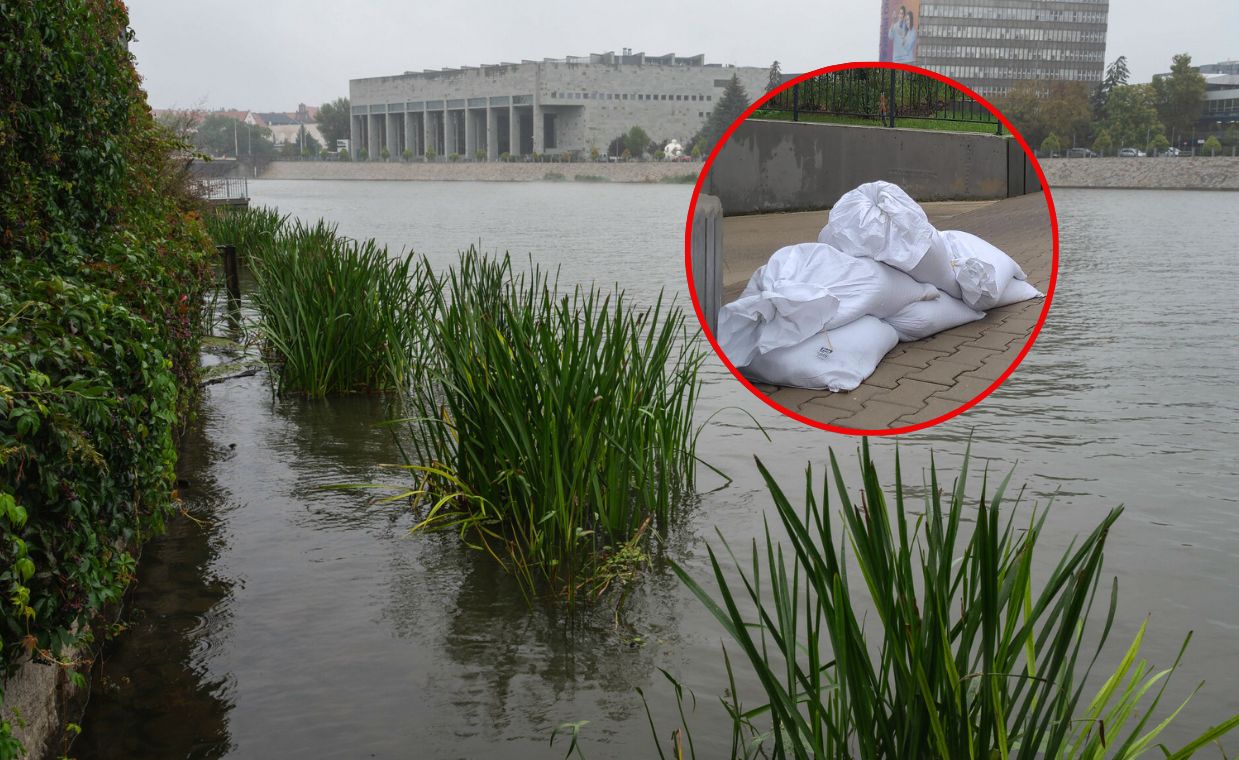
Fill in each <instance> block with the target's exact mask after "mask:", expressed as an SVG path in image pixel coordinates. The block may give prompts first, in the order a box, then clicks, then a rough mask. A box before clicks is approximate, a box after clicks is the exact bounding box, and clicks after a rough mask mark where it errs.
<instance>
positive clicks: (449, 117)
mask: <svg viewBox="0 0 1239 760" xmlns="http://www.w3.org/2000/svg"><path fill="white" fill-rule="evenodd" d="M443 153H444V155H446V156H450V155H451V154H453V153H460V151H458V150H456V112H455V111H447V110H445V111H444V112H443Z"/></svg>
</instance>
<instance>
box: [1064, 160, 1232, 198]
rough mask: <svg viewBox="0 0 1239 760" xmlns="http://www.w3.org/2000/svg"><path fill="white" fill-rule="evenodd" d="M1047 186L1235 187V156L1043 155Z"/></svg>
mask: <svg viewBox="0 0 1239 760" xmlns="http://www.w3.org/2000/svg"><path fill="white" fill-rule="evenodd" d="M1041 168H1042V169H1043V170H1044V171H1045V178H1046V181H1047V182H1049V183H1050V189H1051V190H1053V189H1054V188H1059V187H1095V188H1130V189H1138V190H1239V157H1231V156H1217V157H1210V156H1190V157H1189V156H1185V157H1181V158H1165V157H1157V158H1047V159H1043V160H1042V161H1041Z"/></svg>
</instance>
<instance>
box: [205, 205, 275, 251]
mask: <svg viewBox="0 0 1239 760" xmlns="http://www.w3.org/2000/svg"><path fill="white" fill-rule="evenodd" d="M202 221H203V222H204V223H205V224H206V228H207V234H209V235H210V236H211V239H212V240H213V241H215V244H216V245H231V246H236V249H237V255H238V256H239V257H240V258H241V259H242V260H245V259H248V257H249V256H250V255H251V252H252V251H254V250H255V249H257V248H260V247H265V246H267V245H268V244H270V243H271V241H272V240H275V239H276V238H277V237H279V236H280V235H281V234H282V233H283V232H284V230H285V228H287V226H288V214H281V213H280V212H279V210H278V209H274V208H268V207H266V206H259V207H257V208H250V207H233V206H223V207H221V208H217V209H209V210H208V211H207V213H205V214H204V215H203V217H202Z"/></svg>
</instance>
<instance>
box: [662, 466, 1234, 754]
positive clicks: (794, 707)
mask: <svg viewBox="0 0 1239 760" xmlns="http://www.w3.org/2000/svg"><path fill="white" fill-rule="evenodd" d="M757 464H758V468H759V469H760V471H761V474H762V476H763V478H765V481H766V485H767V487H768V489H769V491H770V494H771V496H772V497H773V502H774V506H775V508H776V510H777V512H778V516H779V520H780V521H781V523H782V524H783V527H784V528H785V530H786V533H787V536H788V543H789V546H787V547H785V546H784V545H783V544H782V543H779V542H776V541H775V540H774V539H773V538H772V537H771V534H770V530H769V527H767V529H766V531H765V536H764V539H763V540H762V541H760V542H759V541H757V540H754V541H753V544H752V556H751V559H750V561H749V562H748V563H747V569H746V564H744V563H741V562H740V561H739V560H738V559H737V558H736V556H735V554H734V553H732V551H731V549H730V547H726V542H724V546H725V547H726V551H727V553H728V554H729V555H730V556H731V558H732V561H733V562H734V563H735V566H736V570H737V571H738V572H739V581H738V582H736V581H733V580H730V579H729V578H730V576H729V575H728V574H727V573H725V572H724V570H723V568H722V565H721V564H720V562H719V559H718V557H717V556H716V555H715V553H714V551H713V550H710V552H709V556H710V562H711V565H712V568H713V574H714V579H715V582H716V583H717V585H718V596H717V598H716V597H715V596H714V595H712V594H711V593H710V592H708V591H706V590H705V589H704V588H703V587H702V586H701V585H700V584H699V583H698V582H697V581H695V580H694V579H692V578H691V577H690V576H689V575H688V573H687V572H686V571H685V570H684V569H683V568H681V567H679V566H678V565H677V566H674V569H675V572H676V573H677V574H678V575H679V577H680V578H681V580H682V581H683V582H684V583H685V584H686V585H687V586H688V587H689V588H690V589H691V590H692V592H693V593H694V594H695V595H696V596H697V597H698V598H699V599H700V600H701V601H702V603H704V604H705V606H706V607H707V608H708V609H709V611H710V612H711V613H712V614H713V615H714V617H715V618H716V619H717V620H718V621H719V622H720V623H721V624H722V626H723V628H724V629H725V630H726V631H727V633H728V634H729V635H730V636H731V637H732V638H733V639H734V640H735V642H736V644H737V645H738V646H739V648H740V651H742V652H743V654H744V657H745V659H747V660H748V662H749V664H750V666H751V667H752V669H753V671H754V673H755V675H756V676H757V679H758V681H759V682H760V684H761V688H762V690H763V691H764V692H765V695H764V699H763V700H762V701H761V702H760V703H759V704H757V705H755V706H746V705H743V704H741V702H740V699H739V696H738V695H737V694H736V685H735V680H734V678H732V679H731V680H732V682H731V688H730V690H729V697H728V700H727V701H725V702H724V704H725V706H726V707H727V710H728V712H729V713H730V715H731V718H732V725H733V735H732V751H731V754H732V756H733V757H744V758H748V757H777V758H783V757H796V758H839V759H842V758H861V759H864V760H870V759H872V760H878V759H879V758H881V759H883V760H894V759H896V758H898V759H902V758H937V759H939V760H944V759H946V758H951V759H957V758H983V759H984V760H991V759H994V758H997V759H1001V760H1008V759H1009V758H1018V759H1020V760H1032V759H1033V758H1088V759H1089V760H1100V759H1101V758H1114V759H1116V760H1117V759H1120V758H1134V757H1138V756H1140V755H1141V754H1142V753H1145V752H1148V751H1150V750H1151V749H1153V748H1154V747H1156V748H1157V749H1158V750H1159V752H1158V753H1157V754H1158V756H1159V757H1161V756H1165V757H1171V758H1176V759H1177V758H1185V757H1189V756H1191V755H1192V754H1193V753H1194V752H1195V751H1196V750H1198V749H1200V748H1201V747H1203V746H1205V745H1206V744H1208V743H1210V742H1213V741H1215V740H1216V739H1217V738H1218V737H1220V736H1221V735H1223V734H1225V733H1227V732H1228V731H1230V730H1232V729H1234V728H1235V727H1236V726H1239V716H1235V717H1233V718H1231V719H1229V720H1227V721H1225V722H1224V723H1222V724H1220V725H1218V726H1215V727H1213V728H1212V729H1209V730H1208V731H1206V732H1205V733H1204V734H1202V735H1201V736H1200V737H1198V738H1197V739H1195V740H1194V741H1191V742H1189V743H1188V744H1187V745H1186V746H1184V747H1182V748H1179V749H1178V750H1177V751H1171V750H1168V749H1166V748H1164V747H1162V746H1161V745H1160V744H1156V742H1157V740H1158V737H1159V735H1160V734H1161V732H1162V731H1163V730H1164V729H1165V728H1166V726H1167V725H1168V724H1169V723H1170V722H1171V720H1172V719H1173V718H1174V717H1175V716H1177V715H1178V713H1179V710H1181V709H1182V707H1183V705H1185V704H1186V701H1184V702H1183V703H1182V704H1181V705H1179V706H1177V709H1175V710H1173V711H1172V712H1171V713H1170V716H1169V717H1167V718H1164V719H1161V720H1160V721H1159V722H1155V719H1154V718H1153V715H1154V712H1155V710H1156V708H1157V707H1158V704H1159V703H1160V701H1161V699H1162V696H1163V694H1164V691H1165V689H1166V684H1167V682H1168V680H1169V678H1170V676H1171V675H1172V674H1173V673H1174V671H1175V670H1176V669H1177V667H1178V664H1179V660H1180V658H1181V657H1182V655H1183V649H1185V648H1186V646H1187V641H1186V640H1185V641H1184V643H1183V647H1182V648H1181V649H1180V651H1179V656H1178V657H1176V659H1175V661H1174V663H1173V664H1171V666H1170V667H1169V668H1165V669H1162V670H1156V671H1155V670H1154V669H1153V668H1152V667H1151V666H1150V665H1149V664H1148V663H1147V662H1146V661H1145V660H1143V659H1140V656H1139V652H1140V648H1141V643H1142V640H1143V637H1144V633H1145V626H1144V625H1141V627H1140V630H1139V633H1138V634H1137V635H1136V637H1135V639H1134V641H1132V643H1131V645H1130V647H1128V649H1127V650H1126V652H1125V653H1124V655H1123V657H1122V659H1121V661H1120V662H1119V664H1118V665H1117V666H1116V667H1115V669H1114V670H1113V671H1112V672H1111V673H1110V674H1109V675H1108V677H1106V678H1105V680H1104V682H1103V683H1102V685H1101V687H1100V689H1098V691H1097V692H1096V693H1095V695H1094V696H1092V697H1091V698H1088V697H1085V696H1084V689H1085V686H1086V683H1088V684H1093V683H1095V681H1093V680H1090V679H1089V675H1090V673H1092V670H1093V666H1094V665H1095V664H1096V662H1097V659H1098V655H1099V654H1100V652H1101V649H1102V645H1103V644H1104V643H1105V641H1106V639H1107V638H1108V635H1109V633H1110V627H1111V624H1112V623H1113V621H1114V614H1115V602H1116V597H1117V581H1115V583H1114V585H1112V586H1111V589H1110V594H1109V602H1108V610H1107V612H1106V614H1105V620H1104V624H1103V626H1102V630H1101V632H1100V635H1099V636H1097V635H1096V634H1092V633H1091V634H1090V635H1093V636H1096V638H1097V641H1096V643H1095V649H1093V651H1092V652H1091V653H1089V652H1088V651H1086V650H1088V649H1090V648H1092V647H1089V646H1085V630H1086V622H1087V620H1088V618H1089V615H1090V613H1091V611H1092V608H1093V603H1094V601H1095V598H1096V592H1097V590H1098V585H1099V582H1100V579H1101V567H1102V550H1103V547H1104V544H1105V541H1106V537H1107V534H1108V533H1109V530H1110V527H1111V525H1113V523H1114V521H1115V520H1116V519H1117V518H1118V516H1119V514H1120V512H1121V511H1122V510H1121V509H1115V510H1113V511H1112V512H1110V513H1109V515H1108V516H1107V517H1106V518H1105V519H1104V520H1103V521H1102V522H1101V524H1100V525H1099V526H1098V527H1097V528H1096V529H1095V530H1093V532H1092V533H1090V534H1089V535H1088V536H1086V537H1084V538H1083V540H1077V541H1075V542H1073V543H1072V544H1071V546H1070V547H1069V548H1068V549H1067V550H1066V551H1065V552H1064V553H1063V555H1062V556H1061V557H1060V558H1059V559H1058V561H1057V563H1056V564H1055V565H1054V566H1053V569H1052V571H1051V572H1050V573H1049V575H1048V576H1047V577H1046V578H1045V580H1044V581H1043V582H1040V583H1037V584H1034V582H1033V567H1034V564H1033V562H1034V560H1033V554H1034V550H1035V549H1036V546H1037V542H1038V540H1039V539H1040V537H1041V533H1042V527H1043V525H1044V523H1045V517H1046V512H1045V511H1042V512H1041V513H1040V515H1037V514H1036V513H1035V512H1034V513H1033V514H1032V516H1031V517H1030V518H1029V520H1028V522H1027V523H1026V524H1024V525H1021V526H1018V527H1017V526H1016V525H1015V523H1014V522H1013V516H1012V515H1010V514H1009V515H1008V516H1007V517H1006V519H1005V521H1004V519H1003V518H1002V516H1001V515H1000V508H1001V507H1002V505H1003V501H1004V498H1005V496H1006V492H1007V485H1008V481H1009V480H1010V477H1011V476H1010V474H1008V475H1007V477H1006V478H1004V479H1003V480H1002V481H1001V483H999V484H998V486H997V488H995V489H994V491H993V493H992V495H987V491H988V489H989V484H988V483H986V482H985V481H984V479H983V482H982V486H981V498H980V500H979V502H978V503H977V504H976V508H975V509H971V508H969V506H968V504H969V502H968V499H967V498H966V486H967V469H968V458H967V455H965V459H964V465H963V468H962V470H961V473H960V475H959V477H958V479H957V480H956V481H955V483H954V486H953V487H952V488H951V490H950V491H949V492H945V493H944V491H943V490H942V488H941V487H940V484H939V481H938V473H937V469H936V468H935V467H934V466H933V464H932V462H931V466H930V470H929V473H928V477H929V482H928V483H927V484H926V486H927V487H926V493H925V497H924V500H923V504H922V505H921V507H920V509H921V510H923V511H922V513H921V514H916V513H914V512H913V511H912V508H911V507H910V506H909V505H907V504H905V493H904V490H905V489H904V483H903V480H902V476H901V473H900V467H899V458H898V455H896V460H895V484H894V489H893V494H892V495H893V502H894V503H893V504H892V503H891V502H890V500H888V497H887V492H886V491H885V490H884V488H883V487H882V485H881V483H880V482H879V478H878V474H877V470H876V468H875V467H874V464H873V462H872V460H871V459H870V456H869V446H868V443H866V444H865V445H864V447H863V449H862V454H861V470H862V481H863V488H862V489H861V492H860V501H859V503H857V502H854V501H853V500H852V499H850V498H849V496H848V490H847V486H846V484H845V483H844V479H843V475H842V473H841V471H840V467H839V464H838V462H837V461H836V460H835V458H834V455H833V454H832V455H831V458H830V476H829V477H827V478H824V479H823V483H822V487H821V494H822V495H821V502H819V501H818V497H817V496H816V495H815V493H814V488H813V476H812V472H809V473H808V474H807V475H806V482H805V504H804V507H803V510H802V511H798V510H797V509H796V508H795V507H793V506H792V503H791V501H790V500H789V498H788V497H787V495H785V493H784V491H783V489H782V488H781V487H780V486H779V485H778V484H777V483H776V482H775V481H774V479H773V478H772V477H771V475H770V473H769V471H767V470H766V468H765V467H764V466H763V465H762V464H761V462H760V460H759V461H758V463H757ZM831 479H833V480H834V484H835V498H836V500H837V503H838V507H839V510H840V513H841V519H840V522H839V523H838V524H837V527H836V524H832V521H831V516H830V514H829V510H830V502H829V499H830V480H831ZM965 515H968V516H969V518H975V519H974V520H973V519H968V520H967V521H966V520H965V517H964V516H965ZM849 554H850V556H849ZM857 574H859V577H860V578H861V579H862V581H863V588H861V589H855V588H854V587H853V581H852V578H854V577H855V576H856V575H857ZM763 575H764V577H763ZM858 591H859V592H860V593H857V592H858ZM862 595H863V596H865V597H867V599H865V600H864V601H863V602H862V601H861V600H860V597H861V596H862ZM1103 598H1104V595H1103ZM741 599H743V602H742V601H740V600H741ZM742 604H743V605H744V606H746V607H750V606H751V608H752V609H753V610H755V611H754V612H752V613H748V612H744V611H742V610H741V606H742ZM866 609H870V610H872V613H871V614H870V615H869V616H868V618H866V616H865V613H864V612H863V610H866ZM1187 638H1188V640H1190V638H1191V636H1190V634H1189V635H1188V637H1187ZM726 656H727V655H726V653H725V654H724V657H726ZM726 665H727V670H728V673H729V674H730V673H731V672H732V663H731V661H730V660H727V662H726ZM1197 689H1199V686H1198V687H1197ZM1192 693H1193V694H1194V693H1195V691H1193V692H1192ZM1190 698H1191V697H1190V696H1189V697H1188V699H1190ZM681 702H682V696H681ZM651 724H652V721H651ZM685 730H686V729H685ZM680 736H682V734H680V733H679V732H678V730H677V734H676V737H680ZM676 741H677V746H678V747H680V748H681V749H682V747H683V745H682V743H679V742H680V740H679V739H678V738H677V740H676ZM687 746H688V748H689V754H690V755H691V754H692V750H691V748H692V743H691V735H689V740H688V745H687ZM673 751H674V749H673ZM1163 753H1164V754H1163ZM659 754H660V756H661V755H662V749H661V747H660V748H659Z"/></svg>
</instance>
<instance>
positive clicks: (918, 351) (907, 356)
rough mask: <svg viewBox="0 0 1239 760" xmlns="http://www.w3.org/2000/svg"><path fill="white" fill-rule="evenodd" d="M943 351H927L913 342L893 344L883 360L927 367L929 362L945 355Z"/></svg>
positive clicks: (908, 365)
mask: <svg viewBox="0 0 1239 760" xmlns="http://www.w3.org/2000/svg"><path fill="white" fill-rule="evenodd" d="M946 355H947V354H946V352H945V351H928V350H926V349H924V348H919V347H917V345H916V344H915V343H904V344H902V345H899V346H895V348H893V349H892V350H891V352H890V353H889V354H887V355H886V358H885V359H883V360H882V361H883V362H894V363H895V364H902V365H904V366H907V367H928V366H929V363H930V362H932V361H936V360H938V359H941V358H943V357H945V356H946Z"/></svg>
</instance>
